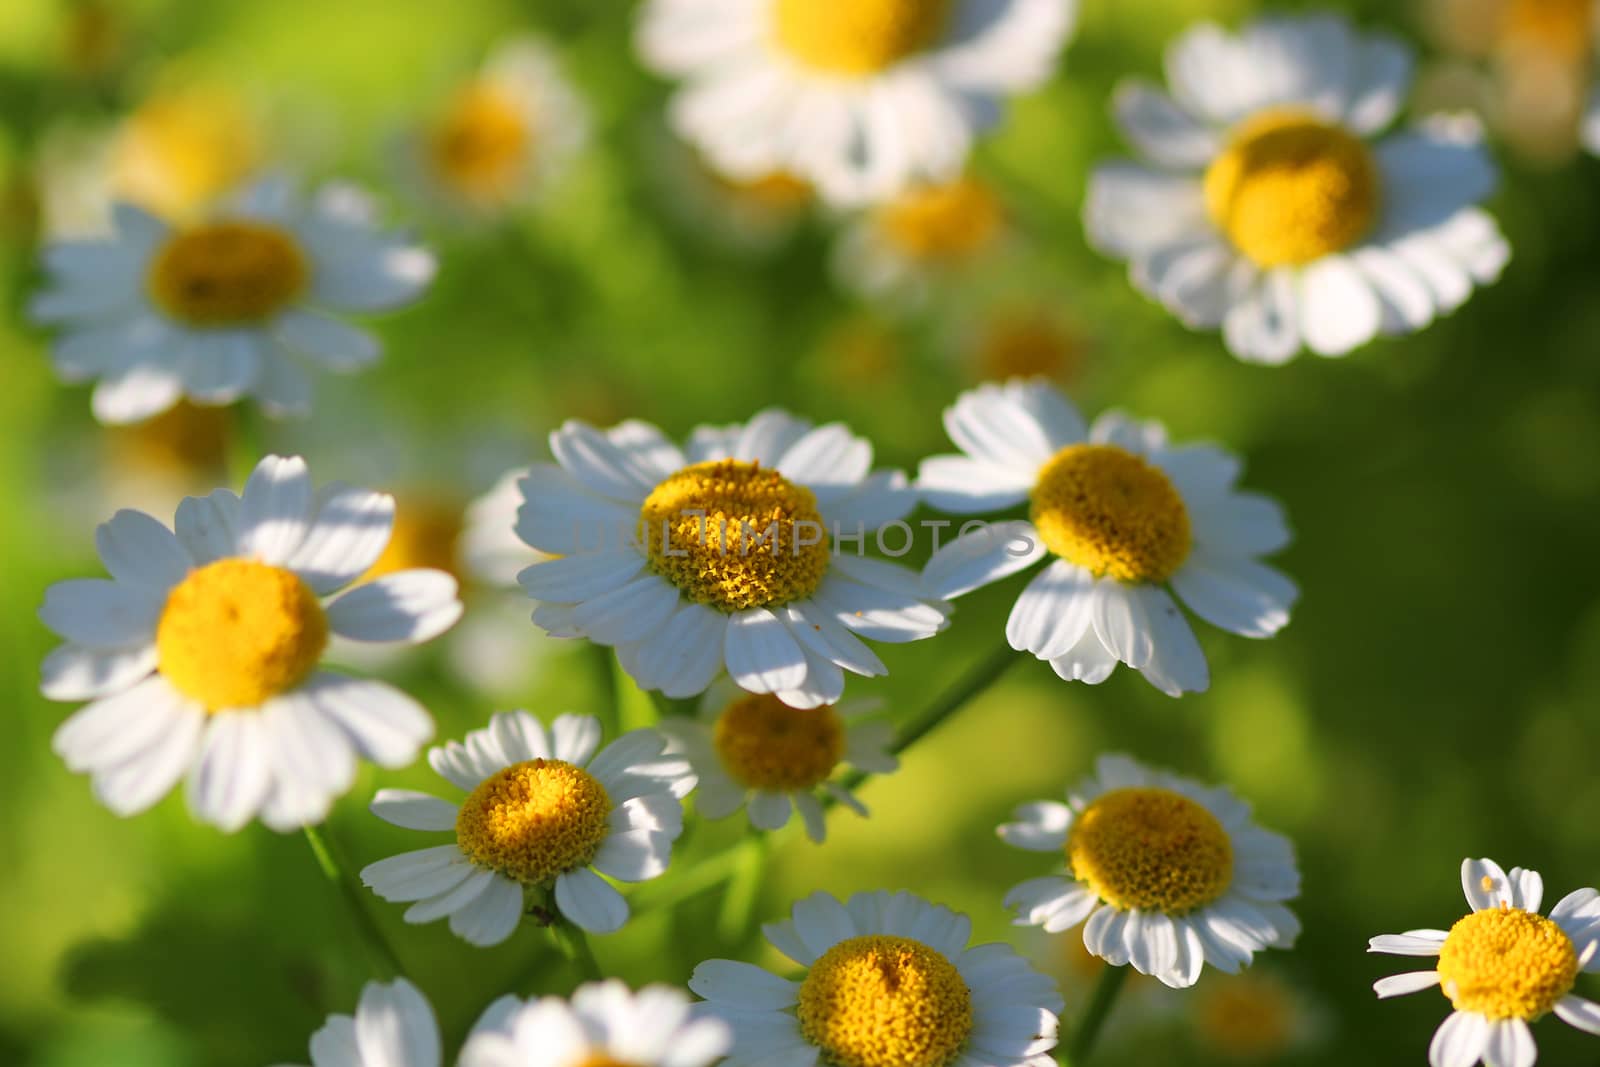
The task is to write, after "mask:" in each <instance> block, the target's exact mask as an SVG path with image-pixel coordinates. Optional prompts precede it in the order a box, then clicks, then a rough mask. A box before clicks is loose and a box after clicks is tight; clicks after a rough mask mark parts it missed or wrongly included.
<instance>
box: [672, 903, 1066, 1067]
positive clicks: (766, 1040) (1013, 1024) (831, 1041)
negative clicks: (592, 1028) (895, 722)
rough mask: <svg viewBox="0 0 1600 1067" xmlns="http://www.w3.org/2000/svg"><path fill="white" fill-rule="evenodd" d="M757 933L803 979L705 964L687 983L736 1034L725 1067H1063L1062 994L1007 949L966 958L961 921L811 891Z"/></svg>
mask: <svg viewBox="0 0 1600 1067" xmlns="http://www.w3.org/2000/svg"><path fill="white" fill-rule="evenodd" d="M761 930H762V933H764V934H765V935H766V938H767V940H768V941H769V942H770V943H771V944H772V946H773V947H774V948H776V949H777V950H778V951H779V952H781V953H783V954H784V955H785V956H788V957H789V958H790V959H792V960H794V962H795V963H797V964H799V965H800V966H801V967H803V968H805V974H804V975H803V976H802V977H800V978H799V979H798V980H795V981H790V980H788V979H784V978H779V977H778V976H777V975H775V974H772V973H770V972H768V971H765V970H762V969H761V968H760V967H757V966H755V965H753V964H749V963H736V962H734V961H733V960H707V961H706V962H704V963H702V964H700V966H698V967H696V968H695V969H694V975H693V976H692V977H691V978H690V979H689V988H690V989H692V990H694V991H695V992H696V993H698V994H700V995H701V996H702V997H704V998H705V999H706V1000H707V1001H708V1003H707V1004H706V1005H705V1010H706V1012H707V1014H709V1015H711V1016H713V1017H716V1018H721V1019H724V1020H726V1021H727V1022H728V1024H729V1025H730V1026H731V1027H732V1028H733V1051H732V1052H731V1053H729V1055H728V1058H727V1060H726V1061H724V1063H725V1067H773V1065H776V1064H783V1065H784V1067H816V1065H817V1064H851V1065H852V1067H928V1065H930V1064H932V1065H952V1067H953V1065H957V1064H959V1065H960V1067H1053V1065H1054V1064H1055V1058H1054V1057H1053V1056H1051V1054H1050V1049H1052V1048H1054V1047H1055V1043H1056V1027H1057V1016H1058V1015H1059V1014H1060V1012H1061V1008H1062V1002H1061V994H1060V993H1059V992H1057V990H1056V987H1055V983H1054V982H1053V981H1051V980H1050V979H1049V978H1047V977H1046V976H1045V975H1043V974H1040V973H1039V972H1038V971H1036V970H1034V969H1033V968H1032V967H1031V966H1029V964H1028V962H1027V961H1026V960H1024V959H1023V958H1022V957H1021V956H1019V955H1017V953H1016V951H1015V950H1014V949H1012V948H1011V946H1010V945H1002V944H987V945H976V946H973V947H970V948H969V947H968V945H967V941H968V939H969V938H970V937H971V936H972V921H971V920H970V919H968V918H967V917H966V916H965V915H961V914H958V913H956V912H953V911H951V910H950V909H949V908H946V907H943V906H941V905H937V904H930V903H928V902H927V901H925V900H923V899H922V898H921V897H918V896H915V895H913V894H911V893H907V892H903V891H902V892H899V893H889V892H886V891H884V890H879V891H877V892H874V893H857V894H855V895H854V896H852V897H851V898H850V899H849V900H848V901H846V902H845V903H842V904H841V903H840V902H839V901H838V900H836V899H834V898H833V897H831V896H829V895H828V894H826V893H814V894H812V895H811V896H809V897H807V898H806V899H805V900H801V901H798V902H797V903H796V904H795V905H794V911H793V918H792V919H789V920H786V921H784V922H777V923H767V924H766V925H764V926H763V927H762V928H761Z"/></svg>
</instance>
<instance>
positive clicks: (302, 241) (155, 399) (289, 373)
mask: <svg viewBox="0 0 1600 1067" xmlns="http://www.w3.org/2000/svg"><path fill="white" fill-rule="evenodd" d="M43 258H44V266H45V270H46V271H47V273H48V274H49V276H50V284H49V286H48V287H47V288H46V290H45V291H44V292H42V293H39V294H36V295H35V297H34V299H33V301H32V304H31V306H30V313H31V315H32V318H33V319H34V321H35V322H38V323H41V324H45V325H53V326H58V327H60V331H61V332H60V334H59V335H58V336H57V338H56V340H55V343H54V345H53V346H52V351H51V354H52V357H53V359H54V362H55V366H56V372H57V374H59V375H60V376H61V378H62V379H63V380H65V381H68V382H81V381H88V380H91V379H99V384H98V385H96V387H95V390H94V400H93V407H94V414H95V417H96V418H98V419H99V420H100V421H101V422H106V423H125V422H138V421H140V420H142V419H146V418H149V417H150V416H152V415H156V414H159V413H160V412H163V411H165V410H167V409H168V408H170V407H172V405H174V404H176V403H177V402H178V400H179V398H180V397H185V396H187V397H188V398H190V399H191V400H194V401H195V402H197V403H201V404H229V403H233V402H234V401H236V400H239V399H240V398H241V397H244V396H250V395H253V396H255V397H256V398H257V399H258V400H259V401H260V403H261V405H262V407H263V409H265V410H266V411H267V412H268V413H269V414H272V415H304V414H308V413H309V412H310V410H311V384H310V381H309V379H308V378H307V376H306V372H305V369H304V368H305V366H306V365H307V364H311V365H316V366H321V367H325V368H327V369H329V370H332V371H336V372H344V373H348V372H353V371H357V370H360V369H362V368H364V367H366V366H368V365H370V364H371V363H372V362H373V361H375V360H376V359H377V358H378V355H379V351H380V348H379V344H378V341H377V339H376V338H374V337H373V336H372V335H371V334H369V333H367V332H366V331H364V330H361V329H358V328H356V327H354V326H351V325H349V324H348V323H346V322H345V321H344V320H343V319H342V318H340V317H338V314H337V313H352V312H353V313H363V312H374V311H383V310H387V309H391V308H396V307H400V306H403V305H405V304H407V303H410V302H411V301H413V300H415V299H416V298H417V297H418V296H419V295H421V293H422V291H423V289H424V288H426V286H427V285H428V283H429V282H430V281H431V280H432V278H433V273H434V259H433V256H432V255H430V254H429V253H428V252H427V251H426V250H424V249H422V248H421V247H419V246H417V245H415V244H413V243H411V242H410V240H409V239H408V238H406V237H404V236H403V235H397V234H390V233H385V232H383V231H382V230H381V229H379V227H378V223H377V219H376V217H375V214H374V211H373V207H372V205H371V203H370V202H368V200H367V199H366V198H365V196H363V195H362V194H360V193H359V192H357V191H356V190H354V189H352V188H350V187H348V186H330V187H327V188H325V189H323V190H322V191H321V193H320V194H318V195H317V196H316V197H315V198H313V200H312V201H311V202H310V203H309V204H302V203H301V202H300V200H299V198H298V197H297V196H296V195H295V192H294V190H293V189H292V188H291V187H290V186H289V184H287V183H286V182H284V181H281V180H269V181H264V182H261V183H259V184H257V185H256V186H254V187H253V188H252V189H251V190H250V191H248V192H247V193H246V194H244V196H243V197H242V198H240V199H239V200H238V201H237V202H235V203H234V204H233V205H232V206H231V207H230V208H228V209H226V210H223V211H220V212H218V213H216V214H215V215H213V216H212V217H211V218H210V221H207V222H202V223H196V224H194V225H188V226H184V227H181V228H178V229H171V228H169V227H168V226H167V225H166V224H165V223H162V222H160V221H159V220H157V219H156V218H155V217H154V216H152V215H149V214H147V213H146V212H144V211H142V210H140V209H139V208H136V207H134V206H132V205H130V204H119V205H118V206H117V208H116V232H115V233H114V234H112V235H111V236H110V237H108V238H106V239H104V240H84V241H54V242H51V243H50V244H48V245H47V246H46V247H45V250H44V256H43Z"/></svg>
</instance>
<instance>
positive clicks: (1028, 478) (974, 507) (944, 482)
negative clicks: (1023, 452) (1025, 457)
mask: <svg viewBox="0 0 1600 1067" xmlns="http://www.w3.org/2000/svg"><path fill="white" fill-rule="evenodd" d="M1033 475H1034V472H1033V471H1032V470H1030V469H1025V468H1022V467H1010V466H1003V465H1001V464H997V463H992V462H988V461H986V460H977V459H972V458H971V457H968V456H930V457H929V458H927V459H925V460H923V461H922V465H921V466H920V467H919V468H918V470H917V491H918V493H920V494H921V496H922V499H923V500H924V501H926V502H927V503H928V504H930V505H932V506H933V507H936V508H938V509H939V510H940V511H951V512H956V513H957V514H973V513H976V512H986V511H998V510H1000V509H1002V508H1009V507H1012V506H1014V505H1016V504H1020V503H1021V502H1022V501H1024V500H1026V499H1027V497H1028V491H1029V490H1030V489H1032V488H1033Z"/></svg>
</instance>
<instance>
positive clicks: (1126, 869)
mask: <svg viewBox="0 0 1600 1067" xmlns="http://www.w3.org/2000/svg"><path fill="white" fill-rule="evenodd" d="M1067 866H1068V867H1070V868H1071V869H1072V876H1073V877H1074V878H1076V879H1077V880H1078V881H1080V882H1084V883H1087V884H1088V886H1089V888H1090V889H1091V890H1093V891H1094V894H1095V895H1096V896H1098V897H1099V898H1100V899H1101V900H1103V901H1105V902H1106V903H1107V904H1110V905H1111V906H1112V907H1114V908H1119V909H1121V910H1123V911H1131V910H1133V909H1134V908H1138V909H1139V910H1140V911H1160V912H1165V913H1166V914H1168V915H1186V914H1188V913H1189V912H1191V911H1194V910H1195V909H1196V908H1202V907H1205V906H1206V905H1207V904H1210V903H1211V902H1212V901H1214V900H1216V899H1217V898H1219V897H1221V896H1222V894H1224V893H1226V892H1227V891H1228V886H1230V885H1231V884H1233V842H1232V841H1230V840H1229V839H1228V833H1227V831H1226V830H1224V829H1223V828H1222V824H1221V823H1220V822H1218V821H1217V817H1216V816H1215V815H1213V814H1211V813H1210V812H1209V811H1207V810H1206V809H1205V808H1204V807H1203V806H1201V805H1200V804H1197V803H1195V802H1194V801H1192V800H1190V799H1189V798H1188V797H1186V796H1183V795H1182V794H1181V793H1175V792H1173V791H1172V790H1170V789H1157V788H1149V789H1113V790H1112V791H1111V792H1109V793H1105V794H1102V795H1101V796H1100V797H1099V798H1098V799H1096V800H1095V802H1094V803H1093V804H1090V805H1089V806H1088V807H1087V808H1086V809H1084V811H1083V813H1082V814H1081V815H1079V816H1078V818H1077V819H1076V820H1074V822H1073V824H1072V829H1071V830H1070V831H1069V832H1068V834H1067Z"/></svg>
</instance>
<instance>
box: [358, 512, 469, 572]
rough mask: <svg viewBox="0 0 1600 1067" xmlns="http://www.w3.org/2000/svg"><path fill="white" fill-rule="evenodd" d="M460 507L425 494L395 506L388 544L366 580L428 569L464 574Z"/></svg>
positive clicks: (369, 570)
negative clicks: (429, 497) (461, 551)
mask: <svg viewBox="0 0 1600 1067" xmlns="http://www.w3.org/2000/svg"><path fill="white" fill-rule="evenodd" d="M462 526H463V519H462V513H461V508H459V507H457V506H453V505H451V504H447V503H444V502H442V501H438V500H431V499H428V498H426V497H412V498H407V499H403V500H401V501H400V502H399V503H398V505H397V506H396V507H395V512H394V528H393V530H392V531H391V532H390V534H389V543H388V544H387V545H385V546H384V549H383V554H382V555H381V556H379V557H378V561H377V562H376V563H374V564H373V565H372V566H371V568H370V569H368V571H367V573H366V574H364V575H362V579H363V580H370V579H373V578H381V577H383V576H384V575H385V574H394V573H396V572H397V571H408V570H415V569H418V568H426V569H430V570H439V571H444V572H445V573H446V574H453V575H455V576H456V578H458V579H459V578H460V577H461V558H460V553H459V551H458V549H459V543H460V540H461V531H462Z"/></svg>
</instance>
